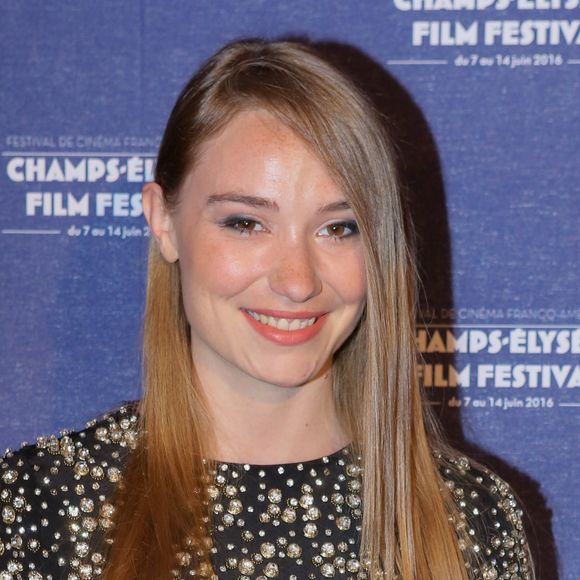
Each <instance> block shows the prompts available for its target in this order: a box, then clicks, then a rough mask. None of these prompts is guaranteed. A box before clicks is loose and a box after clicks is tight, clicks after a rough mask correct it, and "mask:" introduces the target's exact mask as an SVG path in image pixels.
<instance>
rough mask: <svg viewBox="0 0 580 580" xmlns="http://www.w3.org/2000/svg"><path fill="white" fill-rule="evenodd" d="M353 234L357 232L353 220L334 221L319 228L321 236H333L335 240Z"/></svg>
mask: <svg viewBox="0 0 580 580" xmlns="http://www.w3.org/2000/svg"><path fill="white" fill-rule="evenodd" d="M355 234H358V226H357V224H356V222H355V221H341V222H334V223H332V224H328V225H327V226H324V227H323V228H322V229H321V230H320V235H322V237H325V238H335V239H337V240H343V239H345V238H349V237H350V236H354V235H355Z"/></svg>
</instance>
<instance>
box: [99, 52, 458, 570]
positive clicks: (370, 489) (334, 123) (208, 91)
mask: <svg viewBox="0 0 580 580" xmlns="http://www.w3.org/2000/svg"><path fill="white" fill-rule="evenodd" d="M247 108H262V109H265V110H267V111H269V112H270V113H272V114H273V115H275V116H276V117H277V118H278V119H280V120H281V121H282V122H284V123H285V124H286V125H288V126H289V127H290V128H292V129H293V130H294V131H295V132H296V133H297V134H298V135H299V136H300V137H301V138H302V139H304V140H305V142H306V143H308V144H309V146H310V147H311V149H312V150H313V151H314V152H315V154H317V155H318V156H319V157H320V159H321V160H322V161H323V162H324V163H325V164H326V165H327V167H328V168H329V169H330V171H331V172H332V174H333V176H334V178H335V180H336V182H337V184H338V185H339V186H340V187H341V188H342V190H343V191H344V193H345V196H346V197H347V198H348V200H349V202H350V205H351V207H352V209H353V212H354V214H355V217H356V220H357V223H358V226H359V229H360V232H361V240H362V245H363V248H364V262H365V268H366V279H367V284H368V287H367V304H366V308H365V311H364V313H363V316H362V319H361V321H360V323H359V325H358V326H357V328H356V329H355V331H354V332H353V334H352V335H351V336H350V337H349V339H348V340H347V342H346V343H345V344H344V345H343V346H342V347H341V349H340V350H339V351H338V352H337V353H336V355H335V359H334V365H333V377H334V393H335V402H336V406H337V409H338V412H339V414H340V417H341V419H342V421H343V423H344V426H345V428H346V429H348V430H349V432H350V434H351V436H352V441H353V447H354V452H355V453H357V454H359V455H360V456H361V458H362V466H363V470H364V477H363V491H362V498H363V506H364V514H363V520H362V536H361V546H362V549H361V555H362V559H363V560H364V561H368V562H370V568H369V573H370V576H371V577H372V578H375V577H383V578H387V579H389V580H392V579H394V578H395V577H401V578H404V579H414V578H420V579H421V580H429V579H433V580H435V579H437V580H443V579H445V580H448V579H449V578H453V579H460V578H467V575H466V570H465V563H464V557H463V555H462V552H461V551H460V549H459V547H458V538H457V535H456V531H455V530H454V528H453V525H452V524H451V523H450V519H453V516H454V515H456V508H455V507H454V504H453V502H452V500H451V498H450V497H449V496H448V495H447V493H446V492H445V491H444V490H443V489H442V488H444V486H443V484H442V480H441V478H440V476H439V473H438V470H437V465H436V463H435V460H434V458H433V448H434V447H439V448H441V447H443V442H442V440H441V437H440V435H439V431H438V429H437V426H436V424H435V422H434V421H433V420H432V418H431V415H430V414H429V411H428V407H427V405H426V404H425V401H424V398H423V392H422V391H423V390H422V389H421V388H420V386H419V384H418V378H417V370H416V369H417V353H416V347H415V332H414V326H415V274H414V267H413V259H412V255H411V251H410V249H409V244H408V242H407V239H406V233H405V216H404V213H403V210H402V208H401V202H400V198H399V187H398V183H397V175H396V169H395V164H394V155H393V151H392V147H391V144H390V141H389V139H388V136H387V135H386V134H385V131H384V128H383V123H382V122H381V119H380V117H379V115H378V113H377V112H376V111H375V110H374V108H373V107H372V105H371V104H370V102H369V101H368V100H367V98H366V97H365V96H364V95H363V94H362V93H361V92H360V91H359V90H358V89H357V88H356V87H355V86H354V84H353V83H352V82H351V81H350V80H349V79H348V78H346V77H345V76H344V75H343V74H342V73H340V72H339V71H337V70H336V69H335V68H334V67H332V66H331V65H330V64H328V63H327V62H326V61H325V60H324V59H322V58H321V57H320V56H318V55H317V54H316V53H315V52H314V51H313V50H312V49H310V48H308V47H306V46H304V45H302V44H296V43H291V42H262V41H240V42H236V43H233V44H230V45H228V46H226V47H225V48H223V49H222V50H220V51H219V52H218V53H217V54H216V55H215V56H214V57H212V58H211V59H210V60H209V61H208V62H207V63H206V64H205V65H204V67H203V68H202V69H201V70H200V71H199V72H198V74H196V75H195V76H194V77H193V78H192V79H191V81H190V82H189V83H188V84H187V86H186V87H185V88H184V90H183V91H182V93H181V95H180V96H179V98H178V100H177V102H176V104H175V107H174V109H173V111H172V113H171V116H170V118H169V121H168V124H167V128H166V131H165V134H164V137H163V141H162V143H161V147H160V151H159V156H158V161H157V167H156V175H155V180H156V181H157V183H158V184H159V185H160V186H161V187H162V189H163V192H164V198H165V203H166V206H167V207H168V208H169V209H172V208H175V207H176V206H177V204H178V203H179V190H180V186H181V184H182V182H183V179H184V177H185V176H186V175H187V173H188V172H189V171H191V168H192V167H193V166H194V165H195V163H196V154H198V152H199V149H200V146H201V145H202V144H203V143H204V141H206V140H207V139H208V138H209V137H211V136H213V135H215V134H216V133H217V132H218V131H219V130H220V129H222V128H223V127H224V126H225V124H226V123H227V122H228V121H229V120H230V119H231V118H232V117H233V116H234V115H235V114H236V113H238V112H240V111H241V110H244V109H247ZM144 361H145V375H144V387H145V388H144V397H143V399H142V402H141V404H140V421H141V438H140V441H139V443H138V447H137V449H136V451H135V452H134V453H133V454H132V456H131V459H130V463H129V465H128V468H127V471H126V473H125V477H124V483H123V486H122V487H121V488H120V489H119V490H118V493H117V497H116V505H117V514H116V531H115V536H114V542H113V543H112V546H111V548H110V552H109V557H108V567H107V569H106V572H105V577H106V578H107V580H114V579H115V580H116V579H119V580H120V579H123V580H126V579H128V578H129V579H134V578H144V577H148V578H149V577H150V578H156V579H157V578H164V577H167V576H169V573H170V570H172V569H175V568H177V567H178V562H177V560H176V554H178V553H179V554H180V555H181V558H182V560H183V561H185V562H193V564H192V565H193V566H194V567H196V569H197V570H198V573H199V572H201V573H202V574H205V573H204V570H205V571H210V573H211V564H210V558H209V551H208V537H209V526H210V525H211V517H210V513H209V501H208V498H207V497H206V495H205V487H206V483H207V477H208V475H207V474H208V463H207V462H206V461H205V460H204V458H205V457H207V450H208V449H209V446H210V443H211V441H210V437H211V419H210V417H209V413H208V411H207V404H206V401H205V400H204V398H203V395H202V390H201V388H200V387H199V384H198V381H197V378H196V374H195V369H194V368H193V365H192V362H191V350H190V337H189V327H188V323H187V319H186V317H185V313H184V309H183V304H182V297H181V284H180V273H179V264H178V263H175V264H169V263H167V262H165V261H164V260H163V259H162V257H161V256H160V253H159V251H158V248H157V246H156V245H155V243H153V244H152V245H151V249H150V256H149V274H148V285H147V306H146V314H145V336H144Z"/></svg>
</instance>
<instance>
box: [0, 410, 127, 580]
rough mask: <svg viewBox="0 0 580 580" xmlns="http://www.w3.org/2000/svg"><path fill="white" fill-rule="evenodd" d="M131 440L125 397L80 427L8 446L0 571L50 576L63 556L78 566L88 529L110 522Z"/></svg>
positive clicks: (1, 489) (2, 470)
mask: <svg viewBox="0 0 580 580" xmlns="http://www.w3.org/2000/svg"><path fill="white" fill-rule="evenodd" d="M136 441H137V414H136V405H135V404H133V403H129V404H126V405H124V406H122V407H120V408H119V409H117V410H115V411H112V412H110V413H107V414H106V415H104V416H103V417H101V418H100V419H95V420H92V421H90V422H89V423H87V425H86V427H85V429H82V430H80V431H74V432H71V431H62V432H61V433H60V435H59V436H58V437H57V436H55V435H53V436H50V437H39V438H38V439H37V441H36V443H35V444H33V445H26V446H24V447H22V448H21V449H19V450H18V451H10V450H8V451H7V452H6V454H5V455H4V457H3V458H2V460H1V461H0V510H1V511H0V514H1V519H0V577H2V573H7V574H12V576H8V577H10V578H12V577H13V578H15V579H17V578H34V579H36V578H51V577H54V578H56V577H60V575H61V574H62V573H63V572H64V570H68V569H67V565H68V564H67V563H68V562H69V561H72V560H73V559H74V560H75V562H77V564H78V565H79V566H80V565H81V564H80V562H82V560H83V556H84V555H85V554H84V553H85V552H88V546H89V541H88V540H89V539H90V538H91V536H93V535H94V534H93V532H95V533H97V532H101V533H102V532H104V531H106V529H107V527H110V525H111V518H110V516H111V515H112V513H111V510H112V509H113V508H112V505H111V504H109V503H108V501H107V500H108V498H110V496H111V494H112V493H113V491H114V490H115V488H116V485H117V483H118V482H119V480H120V479H121V477H122V473H123V470H124V468H125V465H126V462H127V458H128V456H129V453H130V452H131V450H132V449H133V448H134V447H135V444H136ZM73 555H74V556H75V557H76V558H73ZM97 560H98V558H97ZM63 567H64V569H63ZM57 569H58V572H57Z"/></svg>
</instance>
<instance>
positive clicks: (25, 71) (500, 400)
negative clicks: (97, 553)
mask: <svg viewBox="0 0 580 580" xmlns="http://www.w3.org/2000/svg"><path fill="white" fill-rule="evenodd" d="M579 12H580V10H579V1H578V0H393V1H390V0H356V1H354V0H343V1H330V0H318V1H317V2H315V3H313V2H310V1H306V0H292V1H289V0H287V1H273V0H270V1H266V0H223V1H219V0H190V1H187V2H186V1H177V0H142V1H140V2H138V1H130V2H113V1H109V0H101V1H100V2H98V3H89V2H78V3H68V2H51V1H46V0H44V1H38V0H29V1H28V2H10V1H8V0H0V79H1V80H0V83H1V84H0V144H1V147H0V152H1V158H0V159H1V166H0V183H1V189H0V195H1V202H2V212H1V215H0V228H1V230H0V231H1V235H0V244H1V245H2V251H1V253H0V272H1V274H0V276H1V278H0V289H1V296H2V300H1V303H0V325H1V329H2V333H1V338H0V340H1V343H0V344H1V352H2V356H1V357H0V370H1V376H2V387H1V390H0V445H2V446H3V447H5V446H12V447H15V446H18V445H19V444H20V443H21V442H22V441H23V440H29V441H30V440H33V439H34V438H35V437H36V436H37V435H40V434H47V433H51V432H54V431H56V430H58V429H60V428H63V427H67V428H70V427H79V426H81V425H82V423H83V421H84V420H87V419H89V418H91V417H92V416H94V415H97V414H99V413H101V412H103V411H105V410H107V409H108V408H110V407H113V406H115V405H116V404H118V403H119V402H120V401H121V400H124V399H131V398H136V397H138V393H139V374H140V360H139V343H140V331H141V321H142V314H141V312H142V306H143V296H144V276H145V257H146V248H147V241H148V230H147V228H146V226H145V223H144V220H143V218H142V215H141V207H140V198H139V191H140V187H141V184H142V182H143V181H144V180H146V179H148V176H149V175H150V172H151V168H152V164H153V161H154V157H155V152H156V149H157V146H158V144H159V139H160V135H161V132H162V130H163V126H164V123H165V121H166V118H167V115H168V113H169V110H170V107H171V106H172V104H173V101H174V99H175V97H176V95H177V93H178V92H179V90H180V88H181V86H182V85H183V84H184V83H185V81H186V79H187V78H189V76H190V75H191V74H192V72H193V71H194V70H195V69H196V68H197V66H198V65H199V64H200V63H201V62H202V61H203V60H204V59H206V58H207V57H208V56H209V55H210V54H211V53H213V52H214V51H215V50H216V49H217V48H219V47H220V46H221V45H223V44H224V43H225V42H228V41H230V40H233V39H235V38H238V37H240V36H267V37H278V36H288V35H291V36H300V37H307V38H308V39H310V40H311V41H312V42H314V43H317V44H318V45H319V47H320V49H321V50H323V51H324V52H325V53H326V54H327V55H328V56H329V57H330V58H333V59H334V60H336V62H338V63H339V64H340V65H341V66H343V67H345V68H347V69H348V70H349V71H350V72H351V73H352V74H353V75H354V76H355V78H356V79H357V81H358V82H360V83H361V85H363V86H364V88H365V89H367V90H369V91H370V92H371V93H372V94H373V98H374V99H375V101H376V103H377V106H378V107H379V108H381V110H382V111H383V112H385V113H386V114H387V115H388V116H389V117H390V118H391V122H392V125H393V132H394V135H395V138H396V140H397V143H398V146H399V150H400V156H401V168H402V173H403V177H404V181H405V184H406V188H407V193H406V196H407V197H408V201H409V205H410V208H411V210H412V212H413V214H414V217H415V222H416V224H417V234H418V251H419V257H420V266H421V275H422V279H423V286H424V292H423V294H424V296H423V300H422V302H423V313H422V316H421V319H420V320H419V321H418V327H417V340H418V344H419V347H420V349H421V351H422V353H423V355H424V357H425V364H424V366H423V368H422V371H423V377H424V382H425V385H426V388H428V389H429V392H430V393H431V395H432V404H433V406H434V408H435V410H436V412H437V413H438V414H440V415H441V417H442V419H443V421H444V423H445V425H446V427H447V429H448V432H449V434H450V436H451V437H452V439H453V440H454V442H455V443H456V444H457V445H458V446H459V447H461V448H462V449H465V450H466V451H467V452H469V453H471V454H472V455H475V456H477V457H478V458H479V459H481V460H483V461H485V462H487V463H488V464H489V465H491V466H492V467H493V468H494V469H495V470H496V471H498V472H499V473H500V474H501V475H502V476H504V477H505V478H506V479H508V481H510V483H512V484H513V485H514V487H515V488H516V491H517V492H518V493H519V494H520V496H521V497H522V499H523V501H524V502H525V504H526V506H527V509H528V512H529V515H530V519H531V520H532V522H533V534H532V535H533V536H535V540H536V552H537V556H536V559H537V561H538V564H539V567H540V578H541V579H552V578H560V579H564V580H571V579H573V578H574V579H578V578H580V544H579V540H580V529H579V524H578V519H579V517H580V505H579V503H580V502H579V500H580V487H579V486H578V483H577V482H578V479H579V477H580V470H579V468H578V464H579V460H578V457H579V449H580V445H579V436H578V431H579V426H580V421H579V418H580V390H579V389H578V387H580V370H579V367H578V357H577V356H576V355H578V353H579V352H580V329H579V320H580V304H579V300H578V280H577V274H576V270H577V263H578V256H579V250H580V248H579V235H578V224H579V223H580V222H579V219H578V218H579V217H580V216H579V213H580V211H579V203H578V196H579V194H580V185H579V183H580V169H579V166H580V164H579V151H580V147H579V146H580V137H579V136H580V113H579V107H578V91H579V89H580V47H579V45H580V20H579ZM532 540H534V538H532Z"/></svg>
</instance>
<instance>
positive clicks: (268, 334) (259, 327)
mask: <svg viewBox="0 0 580 580" xmlns="http://www.w3.org/2000/svg"><path fill="white" fill-rule="evenodd" d="M251 310H252V312H257V313H258V314H263V315H264V316H274V317H276V318H289V319H292V318H316V319H317V320H316V321H315V322H314V324H313V325H312V326H307V327H306V328H299V329H298V330H281V329H279V328H274V327H273V326H268V325H267V324H262V323H261V322H259V321H257V320H256V319H255V318H254V317H253V316H252V315H251V314H249V313H248V312H247V311H246V310H244V309H243V308H242V309H241V311H242V313H243V315H244V316H245V317H246V320H247V321H248V322H249V323H250V326H251V327H252V328H253V329H254V330H255V331H256V332H258V333H259V334H260V335H261V336H263V337H264V338H266V339H267V340H269V341H270V342H274V343H276V344H280V345H283V346H295V345H299V344H303V343H305V342H308V341H309V340H311V339H312V338H314V337H315V336H316V335H317V334H318V333H319V332H320V330H321V329H322V327H323V326H324V323H325V322H326V319H327V318H328V312H284V311H283V310H253V309H251Z"/></svg>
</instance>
